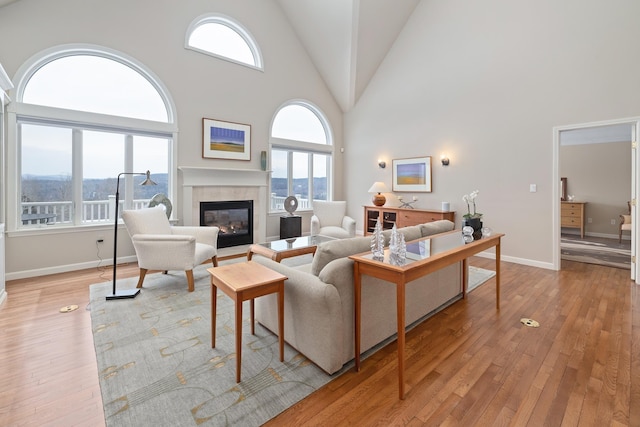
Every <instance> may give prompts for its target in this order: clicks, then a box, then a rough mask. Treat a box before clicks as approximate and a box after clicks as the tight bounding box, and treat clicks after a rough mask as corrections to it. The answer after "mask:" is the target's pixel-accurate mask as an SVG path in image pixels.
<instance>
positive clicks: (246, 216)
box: [200, 200, 253, 248]
mask: <svg viewBox="0 0 640 427" xmlns="http://www.w3.org/2000/svg"><path fill="white" fill-rule="evenodd" d="M200 225H201V226H210V227H214V226H215V227H218V228H219V229H220V232H219V233H218V248H228V247H231V246H239V245H249V244H252V243H253V200H232V201H231V200H230V201H223V202H200Z"/></svg>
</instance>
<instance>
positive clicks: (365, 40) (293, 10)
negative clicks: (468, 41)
mask: <svg viewBox="0 0 640 427" xmlns="http://www.w3.org/2000/svg"><path fill="white" fill-rule="evenodd" d="M15 1H17V0H0V7H2V6H6V5H8V4H10V3H13V2H15ZM276 1H277V2H278V3H279V4H280V6H281V7H282V9H283V11H284V13H285V15H286V16H287V18H288V19H289V21H290V22H291V25H292V26H293V28H294V30H295V31H296V33H297V34H298V37H299V39H300V41H301V43H302V44H303V46H304V47H305V49H306V50H307V52H308V53H309V56H310V57H311V59H312V61H313V62H314V63H315V65H316V68H317V69H318V71H319V72H320V74H321V75H322V77H323V79H324V81H325V82H326V84H327V86H328V87H329V90H330V91H331V93H332V94H333V96H334V97H335V99H336V101H337V102H338V105H340V107H341V108H342V111H344V112H346V111H349V110H350V109H351V108H352V107H353V105H354V104H355V103H356V102H357V100H358V98H360V95H362V92H363V91H364V90H365V88H366V87H367V85H368V84H369V81H370V80H371V78H372V77H373V75H374V74H375V72H376V70H377V69H378V66H379V65H380V63H382V60H383V59H384V57H385V56H386V54H387V52H388V51H389V49H390V48H391V46H392V45H393V43H394V42H395V40H396V38H397V37H398V34H400V31H402V28H403V27H404V25H405V23H406V22H407V20H408V19H409V17H410V16H411V13H412V12H413V10H414V9H415V7H416V6H417V4H418V3H419V2H420V0H393V1H391V0H276Z"/></svg>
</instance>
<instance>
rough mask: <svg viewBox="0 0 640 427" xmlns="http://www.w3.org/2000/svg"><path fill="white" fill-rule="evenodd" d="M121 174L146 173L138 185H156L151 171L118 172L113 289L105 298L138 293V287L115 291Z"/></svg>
mask: <svg viewBox="0 0 640 427" xmlns="http://www.w3.org/2000/svg"><path fill="white" fill-rule="evenodd" d="M122 175H146V176H147V178H146V179H145V180H144V181H142V182H141V183H140V185H156V183H155V182H153V181H152V180H151V176H150V175H151V172H149V171H147V172H121V173H119V174H118V179H117V180H116V209H115V210H116V214H115V217H116V220H115V223H116V224H115V227H114V229H113V291H112V293H111V295H107V300H111V299H123V298H135V297H137V296H138V294H139V293H140V289H138V288H133V289H125V290H122V291H116V262H117V255H118V205H119V204H120V176H122Z"/></svg>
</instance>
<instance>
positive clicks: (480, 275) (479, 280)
mask: <svg viewBox="0 0 640 427" xmlns="http://www.w3.org/2000/svg"><path fill="white" fill-rule="evenodd" d="M495 275H496V272H495V271H493V270H486V269H484V268H480V267H474V266H472V265H470V266H469V278H468V279H467V293H469V292H471V291H472V290H474V289H476V288H477V287H478V286H480V285H482V284H484V283H486V282H487V281H488V280H489V279H491V278H492V277H493V276H495Z"/></svg>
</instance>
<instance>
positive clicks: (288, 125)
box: [270, 101, 334, 212]
mask: <svg viewBox="0 0 640 427" xmlns="http://www.w3.org/2000/svg"><path fill="white" fill-rule="evenodd" d="M333 148H334V147H333V143H332V138H331V130H330V127H329V123H328V121H327V120H326V118H325V116H324V114H323V113H322V112H321V111H320V110H319V109H318V108H317V107H315V106H314V105H313V104H311V103H309V102H307V101H292V102H290V103H288V104H286V105H285V106H283V107H281V108H280V109H279V110H278V112H277V113H276V115H275V118H274V120H273V124H272V126H271V156H270V168H271V183H270V186H271V205H270V211H271V212H279V211H283V210H284V200H285V199H286V198H287V197H288V196H295V197H296V198H297V199H298V209H299V210H311V209H312V202H313V200H331V197H332V191H331V186H332V182H333V179H332V159H333Z"/></svg>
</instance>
